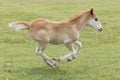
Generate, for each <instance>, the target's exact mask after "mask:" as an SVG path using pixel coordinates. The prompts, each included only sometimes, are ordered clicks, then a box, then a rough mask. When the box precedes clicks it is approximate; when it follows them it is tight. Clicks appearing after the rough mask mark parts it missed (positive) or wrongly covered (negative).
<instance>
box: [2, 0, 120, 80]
mask: <svg viewBox="0 0 120 80" xmlns="http://www.w3.org/2000/svg"><path fill="white" fill-rule="evenodd" d="M119 7H120V0H115V1H113V0H109V1H108V0H51V1H50V0H0V35H1V36H0V80H120V30H119V29H120V9H119ZM89 8H94V11H95V13H96V14H97V16H98V17H99V20H100V21H101V23H102V25H103V27H104V29H103V32H102V33H98V32H96V31H95V30H93V29H91V28H89V27H88V28H85V29H84V30H83V31H82V33H81V37H80V39H79V40H80V41H81V42H82V44H83V48H82V49H81V51H80V54H79V56H78V58H77V59H76V60H74V61H72V62H70V63H67V62H66V61H64V62H60V68H59V69H52V68H50V67H48V66H47V65H46V64H45V63H44V62H43V61H42V59H41V58H40V57H39V56H37V55H36V54H35V52H34V50H35V42H34V41H32V40H31V39H30V38H29V37H28V34H27V31H20V32H15V31H12V30H10V29H9V28H8V27H7V25H8V23H9V22H13V21H17V20H21V21H26V22H31V21H32V20H34V19H36V18H39V17H43V18H47V19H50V20H56V21H60V20H65V19H67V18H68V17H69V16H71V15H72V14H74V13H77V12H79V11H83V10H86V9H89ZM45 53H47V55H49V56H51V57H59V56H63V55H64V54H67V53H68V50H67V49H66V48H65V47H64V46H63V45H59V46H55V45H48V47H47V48H46V50H45Z"/></svg>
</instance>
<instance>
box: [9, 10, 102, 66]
mask: <svg viewBox="0 0 120 80" xmlns="http://www.w3.org/2000/svg"><path fill="white" fill-rule="evenodd" d="M85 26H91V27H92V28H94V29H96V30H97V31H98V32H101V31H102V26H101V24H100V22H99V20H98V18H97V17H96V15H95V14H94V13H93V9H90V10H87V11H85V12H83V13H81V14H80V13H78V14H76V15H74V16H73V17H71V18H70V19H69V20H66V21H62V22H55V21H49V20H46V19H42V18H40V19H37V20H35V21H33V22H32V23H31V24H27V23H25V22H21V21H19V22H13V23H10V24H9V27H10V28H12V29H14V30H17V31H19V30H22V29H27V30H28V32H29V35H30V37H31V38H32V39H33V40H34V41H36V43H37V44H36V53H37V54H38V55H40V56H41V57H42V59H43V60H44V61H45V63H46V64H48V65H49V66H51V67H54V68H55V67H58V64H57V61H63V60H68V61H71V60H72V59H75V58H76V57H77V54H78V52H79V50H80V48H82V44H81V42H79V41H78V38H79V36H80V32H81V30H82V29H83V28H84V27H85ZM48 43H51V44H55V45H56V44H57V45H58V44H64V45H65V46H66V47H67V48H68V49H69V50H70V53H69V54H67V55H65V56H63V57H60V58H58V59H55V58H50V57H48V56H47V55H46V54H45V53H44V50H45V47H46V46H47V44H48ZM74 44H75V45H77V49H74V47H73V45H74Z"/></svg>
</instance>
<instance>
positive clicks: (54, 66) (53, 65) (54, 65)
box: [46, 59, 59, 68]
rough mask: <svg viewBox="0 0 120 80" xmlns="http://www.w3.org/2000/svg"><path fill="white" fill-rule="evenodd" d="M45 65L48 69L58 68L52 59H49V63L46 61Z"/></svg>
mask: <svg viewBox="0 0 120 80" xmlns="http://www.w3.org/2000/svg"><path fill="white" fill-rule="evenodd" d="M46 64H47V65H48V66H50V67H53V68H58V67H59V64H58V63H57V62H56V61H55V60H53V59H51V60H49V61H46Z"/></svg>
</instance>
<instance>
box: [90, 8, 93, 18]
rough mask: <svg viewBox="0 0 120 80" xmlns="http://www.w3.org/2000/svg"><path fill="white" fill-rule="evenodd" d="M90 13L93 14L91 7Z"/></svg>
mask: <svg viewBox="0 0 120 80" xmlns="http://www.w3.org/2000/svg"><path fill="white" fill-rule="evenodd" d="M90 14H91V15H92V16H93V8H91V9H90Z"/></svg>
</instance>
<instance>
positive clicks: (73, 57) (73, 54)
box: [58, 43, 76, 61]
mask: <svg viewBox="0 0 120 80" xmlns="http://www.w3.org/2000/svg"><path fill="white" fill-rule="evenodd" d="M65 46H66V47H67V48H68V49H69V50H70V53H69V54H67V55H65V56H63V57H60V58H59V59H58V60H59V61H63V60H65V59H67V60H68V61H71V60H72V59H75V58H76V55H75V53H76V51H75V49H74V47H73V45H72V43H69V44H65Z"/></svg>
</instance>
